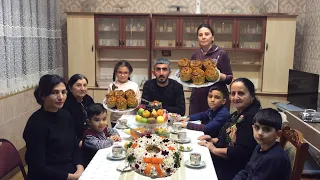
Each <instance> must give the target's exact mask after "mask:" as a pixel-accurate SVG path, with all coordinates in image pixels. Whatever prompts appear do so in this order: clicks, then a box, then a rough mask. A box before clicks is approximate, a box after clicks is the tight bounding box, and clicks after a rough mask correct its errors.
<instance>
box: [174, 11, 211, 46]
mask: <svg viewBox="0 0 320 180" xmlns="http://www.w3.org/2000/svg"><path fill="white" fill-rule="evenodd" d="M207 21H208V19H207V17H181V18H180V33H179V34H180V38H179V47H180V48H182V49H199V43H198V35H197V29H198V26H199V25H200V24H203V23H207Z"/></svg>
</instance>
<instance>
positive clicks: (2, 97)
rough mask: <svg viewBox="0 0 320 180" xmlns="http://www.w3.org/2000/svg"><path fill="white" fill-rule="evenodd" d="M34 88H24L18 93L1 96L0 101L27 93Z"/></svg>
mask: <svg viewBox="0 0 320 180" xmlns="http://www.w3.org/2000/svg"><path fill="white" fill-rule="evenodd" d="M34 88H35V87H30V88H26V89H24V90H22V91H19V92H15V93H12V94H9V95H5V96H1V97H0V100H3V99H6V98H9V97H12V96H15V95H17V94H21V93H24V92H27V91H29V90H32V89H34Z"/></svg>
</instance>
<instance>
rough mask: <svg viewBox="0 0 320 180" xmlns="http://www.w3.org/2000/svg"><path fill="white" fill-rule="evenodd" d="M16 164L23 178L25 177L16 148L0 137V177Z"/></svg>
mask: <svg viewBox="0 0 320 180" xmlns="http://www.w3.org/2000/svg"><path fill="white" fill-rule="evenodd" d="M18 166H19V167H20V170H21V172H22V175H23V178H24V179H27V174H26V171H25V170H24V167H23V165H22V161H21V159H20V155H19V153H18V151H17V149H16V148H15V147H14V145H13V144H12V143H11V142H10V141H8V140H6V139H0V179H1V178H3V177H4V176H6V175H7V174H8V173H9V172H11V171H12V170H14V169H15V168H16V167H18Z"/></svg>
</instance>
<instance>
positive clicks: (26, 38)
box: [0, 0, 63, 96]
mask: <svg viewBox="0 0 320 180" xmlns="http://www.w3.org/2000/svg"><path fill="white" fill-rule="evenodd" d="M59 3H60V0H0V96H1V95H7V94H10V93H13V92H17V91H21V90H23V89H25V88H28V87H32V86H34V85H36V84H37V83H38V82H39V79H40V77H41V76H42V75H44V74H48V73H50V74H58V75H62V74H63V69H62V68H63V63H62V50H61V28H60V9H59Z"/></svg>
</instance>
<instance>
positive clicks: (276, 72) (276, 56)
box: [262, 17, 296, 93]
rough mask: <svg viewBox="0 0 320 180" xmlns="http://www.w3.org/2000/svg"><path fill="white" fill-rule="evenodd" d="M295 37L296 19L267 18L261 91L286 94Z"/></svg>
mask: <svg viewBox="0 0 320 180" xmlns="http://www.w3.org/2000/svg"><path fill="white" fill-rule="evenodd" d="M295 35H296V18H290V17H287V18H277V17H268V19H267V29H266V44H265V53H264V61H263V78H262V79H263V80H262V91H266V92H285V93H287V90H288V77H289V69H292V68H293V56H294V45H295V38H294V37H295Z"/></svg>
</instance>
